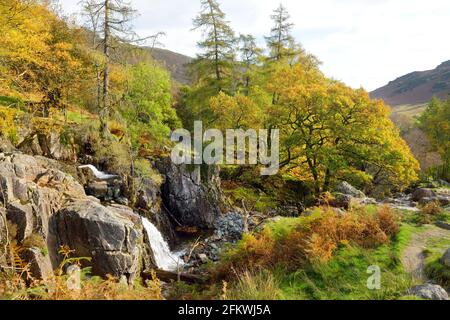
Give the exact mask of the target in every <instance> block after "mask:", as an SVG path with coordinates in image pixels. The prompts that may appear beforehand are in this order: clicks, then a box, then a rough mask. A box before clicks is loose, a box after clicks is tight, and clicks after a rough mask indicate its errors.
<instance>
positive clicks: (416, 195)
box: [411, 188, 436, 202]
mask: <svg viewBox="0 0 450 320" xmlns="http://www.w3.org/2000/svg"><path fill="white" fill-rule="evenodd" d="M434 197H436V193H435V192H434V191H433V190H431V189H426V188H419V189H416V190H415V191H414V192H413V193H412V196H411V199H412V200H413V201H415V202H419V201H420V200H422V198H434Z"/></svg>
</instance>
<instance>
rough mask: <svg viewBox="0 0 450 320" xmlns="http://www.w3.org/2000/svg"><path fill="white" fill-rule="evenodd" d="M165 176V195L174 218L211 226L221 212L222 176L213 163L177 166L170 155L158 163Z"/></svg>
mask: <svg viewBox="0 0 450 320" xmlns="http://www.w3.org/2000/svg"><path fill="white" fill-rule="evenodd" d="M158 169H159V171H160V172H161V173H162V174H163V175H164V176H165V182H164V184H163V186H162V198H163V202H164V204H165V206H166V207H167V209H168V210H169V211H170V213H171V214H172V216H173V217H174V219H176V220H177V222H178V223H180V224H181V225H183V226H185V227H189V226H192V227H193V226H195V227H199V228H202V229H212V228H213V227H214V221H215V220H216V218H217V217H218V216H219V215H220V213H221V211H220V208H219V205H220V203H221V195H220V187H219V186H220V178H219V173H218V168H216V167H213V166H186V165H180V166H177V165H175V164H173V163H172V162H171V160H170V159H169V158H167V159H164V160H162V161H161V162H160V163H158Z"/></svg>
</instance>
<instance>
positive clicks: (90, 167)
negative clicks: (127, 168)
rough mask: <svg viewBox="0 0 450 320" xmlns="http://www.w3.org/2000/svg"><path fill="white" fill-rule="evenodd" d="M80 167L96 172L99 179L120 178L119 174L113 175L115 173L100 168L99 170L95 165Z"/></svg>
mask: <svg viewBox="0 0 450 320" xmlns="http://www.w3.org/2000/svg"><path fill="white" fill-rule="evenodd" d="M78 168H79V169H89V170H91V171H92V173H93V174H94V176H95V177H96V178H97V179H99V180H110V179H115V178H118V177H119V176H117V175H113V174H107V173H105V172H102V171H100V170H98V169H97V168H96V167H94V166H93V165H91V164H89V165H86V166H79V167H78Z"/></svg>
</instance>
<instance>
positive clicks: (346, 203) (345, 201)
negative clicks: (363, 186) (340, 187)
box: [330, 193, 356, 209]
mask: <svg viewBox="0 0 450 320" xmlns="http://www.w3.org/2000/svg"><path fill="white" fill-rule="evenodd" d="M355 200H356V198H354V197H353V196H351V195H349V194H343V193H335V194H334V199H333V200H331V201H330V205H331V206H332V207H336V208H344V209H348V208H350V206H351V204H352V203H353V202H354V201H355Z"/></svg>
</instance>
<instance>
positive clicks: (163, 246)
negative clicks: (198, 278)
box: [142, 217, 184, 271]
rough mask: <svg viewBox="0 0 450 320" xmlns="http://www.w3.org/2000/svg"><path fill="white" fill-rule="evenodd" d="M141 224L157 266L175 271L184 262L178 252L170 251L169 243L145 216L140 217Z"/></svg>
mask: <svg viewBox="0 0 450 320" xmlns="http://www.w3.org/2000/svg"><path fill="white" fill-rule="evenodd" d="M142 224H143V225H144V229H145V231H146V232H147V236H148V239H149V242H150V246H151V248H152V251H153V255H154V257H155V262H156V265H157V267H158V268H160V269H162V270H166V271H176V270H177V269H178V267H181V266H182V265H183V264H184V262H183V260H182V259H181V258H180V255H181V253H180V254H177V253H174V252H171V251H170V248H169V245H168V244H167V242H166V241H165V240H164V238H163V236H162V234H161V232H159V230H158V229H157V228H156V227H155V225H154V224H153V223H151V222H150V221H149V220H148V219H147V218H144V217H143V218H142Z"/></svg>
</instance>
